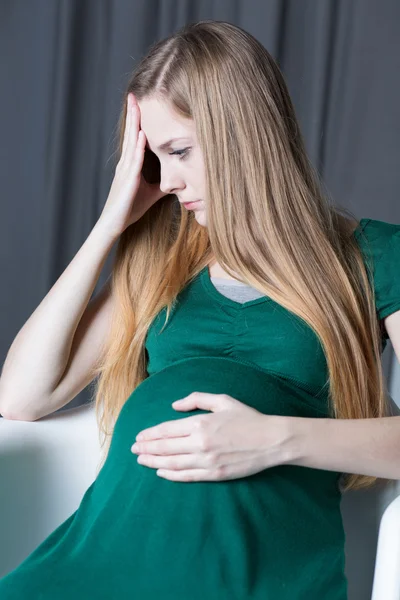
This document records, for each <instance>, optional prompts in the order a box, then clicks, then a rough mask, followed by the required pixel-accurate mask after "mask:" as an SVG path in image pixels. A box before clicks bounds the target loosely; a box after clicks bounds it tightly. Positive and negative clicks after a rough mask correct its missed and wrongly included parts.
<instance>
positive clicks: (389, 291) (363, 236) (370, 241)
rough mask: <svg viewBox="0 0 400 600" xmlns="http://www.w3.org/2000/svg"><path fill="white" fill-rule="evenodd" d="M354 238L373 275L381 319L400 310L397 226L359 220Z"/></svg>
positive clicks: (398, 228)
mask: <svg viewBox="0 0 400 600" xmlns="http://www.w3.org/2000/svg"><path fill="white" fill-rule="evenodd" d="M354 236H355V237H356V239H357V243H358V245H359V247H360V249H361V252H362V254H363V256H364V260H365V263H366V265H367V267H368V269H369V272H370V274H371V275H372V280H373V285H374V289H375V294H376V306H377V313H378V316H379V318H380V319H383V318H385V317H387V316H388V315H390V314H392V313H393V312H395V311H397V310H399V309H400V269H399V266H400V224H397V223H389V222H387V221H380V220H378V219H361V220H360V222H359V225H358V227H357V228H356V229H355V231H354Z"/></svg>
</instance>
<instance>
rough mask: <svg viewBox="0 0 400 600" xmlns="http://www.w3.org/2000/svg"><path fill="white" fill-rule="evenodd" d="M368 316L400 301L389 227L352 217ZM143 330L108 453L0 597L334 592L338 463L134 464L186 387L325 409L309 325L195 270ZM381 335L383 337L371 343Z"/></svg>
mask: <svg viewBox="0 0 400 600" xmlns="http://www.w3.org/2000/svg"><path fill="white" fill-rule="evenodd" d="M354 235H355V236H356V237H357V240H358V243H359V244H360V245H361V247H362V248H363V251H364V250H365V251H366V252H368V254H369V253H370V255H371V256H372V259H373V261H374V265H375V269H374V280H373V283H374V286H375V289H376V293H377V296H376V297H377V312H378V315H379V317H380V318H384V317H385V316H387V315H389V314H390V313H392V312H394V311H396V310H399V309H400V273H399V269H398V267H399V264H400V225H395V224H390V223H386V222H383V221H377V220H372V219H362V220H361V222H360V226H359V228H358V229H357V230H356V232H355V234H354ZM164 318H165V309H163V310H162V311H161V312H160V313H159V314H158V315H157V317H156V318H155V319H154V321H153V323H152V325H151V327H150V329H149V331H148V336H147V340H146V351H147V353H148V374H149V377H148V378H146V379H145V380H144V381H143V382H142V383H141V384H140V385H139V386H138V387H137V388H136V389H135V390H134V391H133V393H132V394H131V395H130V396H129V397H128V399H127V401H126V403H125V404H124V406H123V408H122V410H121V412H120V415H119V417H118V420H117V422H116V425H115V429H114V434H113V438H112V442H111V446H110V451H109V454H108V457H107V460H106V462H105V464H104V466H103V467H102V469H101V471H100V472H99V474H98V476H97V478H96V480H95V481H94V482H93V483H92V485H90V487H89V488H88V489H87V491H86V492H85V494H84V496H83V498H82V501H81V503H80V505H79V507H78V509H77V510H76V511H75V512H74V513H73V514H72V515H70V517H69V518H67V520H66V521H64V522H63V523H62V524H61V525H60V526H59V527H58V528H57V529H55V531H53V532H52V533H51V534H50V535H49V536H48V537H47V538H46V539H45V540H44V541H43V542H42V543H41V544H40V545H39V546H38V547H37V548H36V549H35V550H34V551H33V552H32V553H31V554H30V555H29V556H28V557H27V558H26V559H25V560H24V561H23V562H22V563H21V564H20V565H19V566H18V567H17V568H16V569H14V570H13V571H11V572H10V573H8V574H7V575H6V576H5V577H3V578H2V579H1V580H0V599H1V600H28V599H29V600H71V599H72V598H73V599H74V600H89V599H96V600H111V599H117V600H160V599H163V600H204V598H207V600H303V599H304V600H305V599H307V600H309V599H310V598H313V599H321V600H322V599H324V600H346V598H347V581H346V577H345V574H344V567H345V552H344V542H345V535H344V530H343V525H342V519H341V512H340V501H341V492H340V487H339V478H340V475H341V474H340V473H338V472H334V471H325V470H322V469H311V468H308V467H299V466H294V465H280V466H278V467H273V468H269V469H265V470H263V471H261V472H259V473H256V474H254V475H251V476H247V477H241V478H238V479H234V480H228V481H197V482H196V481H195V482H176V481H171V480H168V479H163V478H161V477H158V476H157V474H156V470H155V469H153V468H150V467H147V466H144V465H140V464H138V463H137V456H136V455H135V454H132V453H131V451H130V448H131V446H132V444H133V442H134V440H135V437H136V435H137V433H138V432H139V431H141V430H142V429H144V428H148V427H151V426H154V425H156V424H158V423H161V422H164V421H167V420H172V419H181V418H187V417H188V416H191V415H195V414H202V413H207V412H208V411H205V410H195V411H190V412H178V411H175V410H174V409H173V408H172V406H171V403H172V402H173V401H174V400H176V399H178V398H183V397H185V396H187V395H188V394H190V393H191V392H193V391H202V392H210V393H215V394H221V393H225V394H228V395H230V396H233V397H234V398H237V399H238V400H240V401H241V402H244V403H247V404H248V405H250V406H252V407H254V408H255V409H257V410H258V411H260V412H261V413H265V414H277V415H288V416H299V417H312V418H327V417H330V416H331V415H330V414H329V411H328V407H327V385H328V381H327V379H328V373H327V365H326V361H325V358H324V353H323V350H322V347H321V345H320V343H319V341H318V339H317V337H316V335H315V333H314V332H313V331H312V330H311V328H309V326H308V325H306V324H305V323H304V322H303V321H302V320H301V319H300V318H298V317H297V316H295V315H294V314H292V313H290V312H289V311H287V310H286V309H284V308H282V307H281V306H280V305H279V304H277V303H275V302H274V301H273V300H272V299H270V298H269V297H265V296H262V297H260V298H256V299H254V300H250V301H248V302H244V303H243V304H241V303H238V302H236V301H234V300H231V299H230V298H227V297H226V296H223V295H222V294H221V293H220V292H218V290H217V289H216V288H215V287H214V285H213V283H212V282H211V280H210V275H209V271H208V267H206V268H204V269H203V270H202V271H201V273H200V274H199V275H198V276H197V277H196V278H195V279H194V280H193V281H192V282H191V283H190V284H188V285H187V286H186V287H185V289H184V290H182V292H181V294H180V296H179V303H178V304H177V306H176V307H175V309H174V312H173V314H172V317H171V319H170V321H169V323H168V324H167V326H166V327H165V329H164V331H163V332H162V333H160V330H161V328H162V326H163V324H164ZM387 339H388V338H387V335H385V334H384V344H386V340H387Z"/></svg>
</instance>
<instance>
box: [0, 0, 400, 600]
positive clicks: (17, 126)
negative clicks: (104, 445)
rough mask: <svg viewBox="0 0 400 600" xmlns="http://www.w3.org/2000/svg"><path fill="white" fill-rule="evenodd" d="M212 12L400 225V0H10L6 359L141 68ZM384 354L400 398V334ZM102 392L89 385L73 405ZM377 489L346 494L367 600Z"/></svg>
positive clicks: (356, 206)
mask: <svg viewBox="0 0 400 600" xmlns="http://www.w3.org/2000/svg"><path fill="white" fill-rule="evenodd" d="M201 19H216V20H222V21H230V22H232V23H234V24H237V25H239V26H241V27H243V28H244V29H246V30H248V31H249V32H250V33H252V34H253V35H254V36H255V37H257V38H258V39H259V40H260V41H261V42H262V43H263V44H264V46H265V47H266V48H267V49H268V50H269V51H270V53H271V54H272V55H273V56H274V57H275V59H276V60H277V61H278V64H279V65H280V67H281V69H282V71H283V73H284V75H285V78H286V81H287V83H288V86H289V91H290V93H291V96H292V99H293V102H294V105H295V107H296V111H297V115H298V119H299V122H300V126H301V128H302V131H303V134H304V137H305V140H306V145H307V148H308V152H309V155H310V157H311V160H312V161H313V162H314V164H315V165H316V167H317V168H318V170H319V171H320V173H322V175H323V178H324V182H325V184H326V186H327V188H328V190H329V192H330V194H331V196H332V198H333V200H334V201H336V202H338V203H339V204H341V205H344V206H347V207H349V208H350V209H351V210H353V211H354V213H355V214H356V215H357V216H358V217H371V218H374V219H381V220H385V221H389V222H392V223H400V202H399V192H398V190H399V188H400V146H399V142H398V137H399V132H400V126H399V125H400V124H399V119H400V116H399V110H398V107H399V106H400V83H399V78H398V74H399V72H400V52H399V50H400V38H399V35H398V29H399V24H400V3H399V2H398V1H397V0H382V1H381V2H378V1H377V0H175V1H174V0H0V86H1V94H0V119H1V122H0V131H1V143H0V153H1V154H0V181H1V214H0V257H1V279H2V282H3V285H2V293H1V295H0V303H1V305H0V314H1V336H0V359H1V364H2V363H3V362H4V359H5V356H6V353H7V350H8V348H9V346H10V344H11V342H12V340H13V339H14V337H15V335H16V334H17V332H18V330H19V329H20V328H21V327H22V325H23V324H24V322H25V321H26V320H27V318H28V317H29V316H30V314H31V313H32V312H33V310H34V309H35V308H36V307H37V305H38V304H39V303H40V301H41V300H42V299H43V297H44V296H45V295H46V294H47V292H48V291H49V289H50V288H51V286H52V285H53V284H54V283H55V281H56V280H57V279H58V277H59V276H60V275H61V273H62V272H63V271H64V269H65V268H66V267H67V265H68V264H69V262H70V261H71V260H72V258H73V257H74V255H75V254H76V253H77V251H78V250H79V248H80V247H81V245H82V244H83V242H84V241H85V239H86V238H87V236H88V234H89V232H90V230H91V229H92V227H93V226H94V224H95V222H96V220H97V219H98V217H99V216H100V213H101V210H102V208H103V206H104V203H105V201H106V198H107V195H108V191H109V188H110V185H111V181H112V178H113V175H114V168H115V155H114V152H115V134H116V122H117V117H118V114H119V110H120V106H121V99H122V94H123V91H124V89H125V86H126V82H127V78H128V74H129V73H130V72H131V70H132V68H133V67H134V65H135V62H136V61H137V60H138V59H139V58H140V57H141V56H142V55H143V54H144V53H145V52H146V50H147V49H148V46H149V45H150V44H151V43H153V42H154V41H156V40H158V39H160V38H163V37H165V36H166V35H168V34H170V33H171V32H173V31H175V30H176V29H178V28H180V27H181V26H182V25H184V24H185V23H187V22H192V21H198V20H201ZM114 251H115V248H114V249H113V251H112V252H111V254H110V256H109V258H108V260H107V261H106V263H105V266H104V269H103V272H102V274H101V276H100V279H99V282H98V285H97V287H96V289H95V291H94V294H96V293H97V291H98V289H99V288H100V287H101V286H102V284H103V283H104V281H105V279H106V278H107V276H108V274H109V272H110V266H111V260H112V256H113V253H114ZM399 273H400V269H399ZM383 364H384V369H385V374H386V376H387V379H388V384H389V390H390V393H391V395H392V397H393V398H394V400H395V402H396V403H397V404H398V405H400V366H399V364H398V362H397V360H396V358H395V355H394V353H393V349H392V347H391V345H390V343H388V346H387V348H386V350H385V352H384V355H383ZM21 375H23V374H21ZM88 399H89V393H88V388H86V390H84V391H83V392H82V393H81V394H79V395H78V396H77V397H76V398H75V399H74V400H73V401H72V402H71V403H69V404H68V405H67V406H66V407H65V408H71V407H72V406H76V405H79V404H82V403H84V402H86V401H87V400H88ZM358 493H359V494H360V492H358ZM361 493H362V492H361ZM350 494H351V492H350ZM355 494H357V492H355ZM368 498H369V500H368V502H370V504H367V502H366V501H364V504H363V507H364V508H365V510H366V511H367V512H366V513H365V514H363V513H362V511H358V512H357V511H352V510H351V511H349V512H348V513H346V505H344V518H345V519H347V520H348V521H349V522H350V521H351V520H355V521H356V522H357V525H356V526H357V527H364V526H365V527H366V528H367V527H369V529H370V531H371V534H370V537H369V538H368V537H367V541H365V540H364V541H363V543H360V544H359V546H358V547H349V548H348V551H349V559H348V560H349V565H348V568H349V569H353V570H354V569H356V568H357V560H356V559H357V556H359V554H360V553H370V564H371V569H370V571H371V572H366V573H363V574H362V575H361V574H360V578H359V585H357V589H351V587H350V589H349V594H350V596H349V598H352V599H353V600H362V599H365V598H367V597H369V596H368V590H370V585H371V581H372V575H373V573H372V568H373V560H374V552H375V542H376V528H377V522H376V515H375V512H374V511H375V510H376V509H375V504H374V502H375V500H374V493H369V496H368Z"/></svg>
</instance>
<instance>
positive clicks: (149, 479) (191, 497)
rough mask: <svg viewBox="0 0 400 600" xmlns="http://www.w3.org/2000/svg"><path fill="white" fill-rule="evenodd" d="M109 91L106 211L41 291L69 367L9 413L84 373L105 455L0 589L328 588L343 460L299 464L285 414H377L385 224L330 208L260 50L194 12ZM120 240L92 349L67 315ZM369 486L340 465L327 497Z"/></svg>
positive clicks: (388, 299) (135, 592) (80, 593)
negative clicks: (117, 100) (111, 157)
mask: <svg viewBox="0 0 400 600" xmlns="http://www.w3.org/2000/svg"><path fill="white" fill-rule="evenodd" d="M125 100H126V101H124V109H123V111H122V113H121V118H120V123H119V126H120V127H119V131H120V142H119V155H120V160H119V163H118V165H117V168H116V175H115V179H114V181H113V185H112V188H111V191H110V195H109V197H108V199H107V202H106V205H105V207H104V210H103V213H102V215H101V217H100V220H99V222H98V224H97V225H96V228H95V231H94V232H92V234H91V236H92V237H91V240H90V242H89V240H88V241H87V242H86V244H87V246H86V248H85V250H83V249H82V250H81V256H80V262H78V258H77V257H76V258H75V259H74V261H73V263H74V265H73V267H72V265H71V266H70V267H69V269H70V274H69V279H68V274H67V272H66V273H64V274H63V275H62V280H61V279H60V281H59V282H57V283H56V286H58V287H57V289H54V290H51V291H50V292H49V295H48V298H47V299H46V300H47V305H46V306H47V308H49V307H50V306H51V307H52V309H53V310H52V311H50V312H52V314H53V315H54V314H55V306H56V303H57V302H58V304H57V306H58V307H59V309H60V313H59V314H60V315H61V314H62V315H63V319H64V329H63V333H64V337H62V340H63V342H62V343H61V342H60V343H59V344H60V345H59V346H58V347H57V356H59V357H61V356H65V348H71V341H72V340H71V337H68V336H67V334H66V333H65V332H66V329H67V326H66V325H65V320H66V319H68V318H69V319H70V320H69V321H68V327H69V329H68V332H69V335H73V333H74V332H75V329H76V327H77V326H78V322H79V329H77V330H76V334H75V336H74V338H73V342H74V343H73V344H72V349H71V354H70V355H68V354H67V357H69V362H68V363H66V362H64V363H62V362H61V358H60V362H59V372H58V374H57V381H56V382H55V385H53V387H52V388H50V386H49V377H50V376H49V375H48V377H47V379H46V381H47V385H48V387H47V388H46V389H47V398H48V402H47V404H46V405H45V404H44V401H43V400H42V401H41V403H40V401H39V398H41V399H43V398H44V397H45V396H46V394H45V393H44V390H43V389H42V390H40V393H39V391H38V392H37V398H38V400H37V403H36V404H34V402H33V400H32V397H31V400H30V405H29V406H26V405H25V406H24V405H23V404H22V399H21V403H20V404H19V409H18V410H17V405H16V404H15V405H14V409H13V407H12V406H11V407H9V409H8V411H9V415H10V416H11V414H12V411H13V410H14V415H17V413H18V414H19V415H20V416H21V415H24V416H25V418H31V419H35V418H40V416H43V415H44V414H48V413H49V412H51V410H55V409H56V408H59V407H60V406H62V405H65V404H66V402H68V401H69V400H70V399H71V389H72V382H73V381H74V377H75V378H76V377H78V381H79V385H78V383H77V382H76V380H75V383H74V388H73V389H74V390H75V393H78V391H80V389H82V388H83V387H84V385H86V384H87V383H88V382H89V381H92V380H93V379H94V378H95V377H96V376H97V388H96V396H95V402H96V409H97V411H98V412H97V414H98V415H99V425H100V427H101V430H102V431H103V433H104V434H105V435H106V439H107V445H106V449H107V453H106V454H105V460H104V462H103V464H102V467H101V469H100V471H99V473H98V475H97V478H96V480H95V481H94V483H93V484H92V485H91V486H90V487H89V488H88V490H87V491H86V493H85V495H84V497H83V499H82V502H81V504H80V506H79V508H78V509H77V511H76V512H74V513H73V514H72V515H71V516H70V517H69V518H68V519H67V520H66V521H65V522H64V523H62V524H61V525H60V526H59V527H58V528H57V529H56V530H55V531H54V532H53V533H52V534H51V535H50V536H49V537H48V538H47V539H46V540H44V542H43V543H42V544H41V545H40V546H39V547H38V548H37V549H36V550H35V551H34V552H33V553H32V554H31V555H30V556H28V558H27V559H26V560H25V561H23V563H22V564H21V565H19V567H18V568H16V569H15V570H13V571H12V572H11V573H9V574H8V575H7V576H5V577H4V578H3V579H2V580H1V581H0V597H1V598H2V600H20V599H22V598H24V599H25V598H29V599H32V600H34V599H39V598H40V599H42V600H48V599H50V598H51V599H53V598H57V599H58V600H63V599H67V598H68V599H69V598H71V597H73V598H75V599H87V598H96V599H103V598H104V599H110V598H118V599H119V600H124V599H128V598H129V599H133V598H138V599H139V598H140V599H142V598H146V600H152V599H154V600H155V599H156V598H157V599H159V598H164V599H172V598H173V599H174V600H178V599H179V600H187V599H189V598H190V599H200V598H201V599H202V598H204V597H207V598H208V599H209V600H214V599H217V598H218V600H228V599H229V600H233V599H237V600H248V599H254V600H261V599H265V598H274V599H279V600H289V599H290V600H294V599H300V598H318V599H319V598H321V599H322V598H323V599H324V600H339V599H340V600H345V598H346V597H347V582H346V577H345V574H344V531H343V526H342V520H341V514H340V498H341V489H340V485H339V484H340V483H341V482H340V481H339V480H340V478H341V476H342V473H340V472H337V471H333V470H324V469H315V468H309V467H305V466H302V465H301V464H300V461H299V460H298V461H297V463H296V458H298V455H297V454H296V453H295V451H294V447H295V445H296V436H295V433H294V431H295V430H294V428H293V426H292V425H293V424H294V423H295V422H298V421H299V420H303V419H314V420H315V419H320V418H325V419H328V418H329V419H333V418H340V419H358V418H360V419H361V418H368V417H382V416H384V415H386V414H387V412H388V403H387V401H388V397H387V393H386V390H385V385H384V377H383V374H382V367H381V363H380V353H381V352H382V350H383V348H384V346H385V344H386V340H387V339H388V335H387V332H386V331H385V328H384V323H383V319H384V318H386V317H387V316H388V315H389V314H392V313H393V312H395V311H396V310H399V309H400V282H399V280H398V279H397V280H396V281H394V279H391V274H393V272H394V265H395V264H396V261H398V260H399V258H400V226H398V225H393V224H390V223H385V222H383V221H375V220H372V219H361V221H360V222H358V221H357V220H356V219H353V218H352V217H350V216H348V217H345V216H344V215H342V214H340V211H339V209H338V208H335V207H333V206H331V205H330V203H329V202H328V200H327V198H326V196H325V195H324V194H323V192H322V189H321V188H322V186H321V183H320V181H319V179H318V176H317V174H316V172H315V171H314V169H313V168H312V166H311V164H310V162H309V160H308V158H307V155H306V151H305V147H304V143H303V140H302V137H301V133H300V130H299V126H298V123H297V121H296V116H295V112H294V109H293V106H292V103H291V100H290V98H289V94H288V91H287V88H286V85H285V82H284V80H283V77H282V75H281V73H280V71H279V69H278V67H277V65H276V63H275V62H274V60H273V59H272V57H271V56H270V54H269V53H268V52H267V50H266V49H265V48H264V47H263V46H262V45H261V44H260V43H259V42H258V41H257V40H256V39H254V37H252V36H251V35H250V34H249V33H247V32H245V31H244V30H242V29H241V28H239V27H236V26H234V25H232V24H229V23H225V22H215V21H202V22H199V23H194V24H190V25H187V26H185V27H184V28H183V29H181V30H180V31H178V32H177V33H175V34H173V35H171V36H170V37H168V38H167V39H165V40H162V41H160V42H158V43H156V44H154V45H153V46H152V48H151V49H150V51H149V52H148V54H147V55H146V56H145V57H144V58H143V59H142V61H141V62H140V64H139V65H138V67H137V68H136V70H135V72H134V73H133V75H132V77H131V79H130V81H129V84H128V86H127V93H126V98H125ZM172 138H173V139H174V141H171V139H172ZM194 201H196V204H194V205H187V206H186V207H185V206H182V204H183V203H191V202H194ZM342 212H343V213H344V212H345V211H344V210H342ZM117 238H120V239H119V242H118V248H117V253H116V257H115V263H114V266H113V273H112V282H111V283H112V285H111V288H109V290H108V292H107V294H108V295H107V296H100V297H101V300H99V302H98V304H97V305H96V304H95V303H93V304H91V305H89V308H90V307H92V310H93V311H94V308H93V307H95V306H96V307H97V310H98V311H99V313H98V314H100V312H101V310H103V319H102V323H103V328H104V329H103V330H101V331H102V332H103V333H102V336H103V337H101V338H100V334H99V333H98V331H100V326H99V330H98V331H97V333H96V335H97V337H95V335H94V333H93V336H92V338H91V340H92V343H91V344H89V342H88V341H87V340H88V339H89V338H90V336H85V331H86V329H85V327H89V325H87V322H88V321H89V318H91V317H93V312H85V315H84V317H82V318H83V319H85V320H84V321H81V320H79V315H82V312H83V310H84V308H85V307H86V303H87V298H88V297H90V293H91V291H93V287H94V285H95V281H96V277H95V274H96V275H97V274H98V272H99V264H102V262H103V260H104V257H105V255H106V253H107V252H108V250H109V249H110V247H111V245H112V242H113V241H114V240H116V239H117ZM100 240H107V241H103V242H100ZM100 247H101V251H100V249H99V248H100ZM95 248H96V260H97V262H96V263H95V259H94V258H93V256H94V254H95V250H94V249H95ZM89 255H90V257H91V260H92V262H90V261H89ZM100 255H101V256H100ZM88 264H90V268H89V269H87V268H85V267H87V266H88ZM72 269H75V270H74V271H73V270H72ZM391 269H392V271H391ZM88 272H90V273H93V277H91V278H89V279H90V282H89V283H87V279H88ZM78 273H80V275H81V277H80V279H79V277H78ZM73 277H74V279H73ZM72 281H74V282H75V285H76V288H77V290H78V291H77V292H76V291H74V296H75V297H76V298H77V299H76V298H75V299H72V298H68V301H69V304H68V307H69V309H68V308H67V304H65V306H63V305H62V301H63V300H62V299H63V298H65V297H66V295H67V290H68V289H70V287H71V284H72ZM77 281H79V284H77V283H76V282H77ZM84 281H85V282H86V283H84ZM371 284H372V285H371ZM85 285H86V287H84V286H85ZM89 285H92V286H93V287H92V288H91V289H90V288H89ZM104 298H106V299H107V300H104ZM78 301H79V302H78ZM62 306H63V308H65V310H66V312H67V315H66V316H65V313H62V312H61V307H62ZM104 307H106V308H104ZM88 310H89V309H88ZM44 313H45V311H42V312H41V313H38V314H37V315H36V317H35V321H32V323H35V325H36V333H37V332H39V331H41V328H42V329H43V330H44V329H45V326H44V324H45V320H44V319H45V314H44ZM96 314H97V313H96ZM106 314H107V318H106V317H105V316H104V315H106ZM89 315H90V316H89ZM31 319H32V317H31ZM86 319H87V321H86ZM83 322H84V323H85V324H86V325H83V324H82V323H83ZM105 324H107V327H106V325H105ZM33 329H34V326H33V325H31V331H33ZM28 336H29V332H28V330H27V329H26V331H25V338H22V336H20V340H21V339H24V340H25V341H26V346H28V341H29V337H28ZM54 337H55V336H54ZM94 339H96V340H97V342H98V343H96V344H93V340H94ZM100 341H101V344H100ZM42 343H43V342H42ZM68 343H70V345H69V346H68ZM80 344H82V345H84V344H87V346H85V348H87V349H86V350H85V353H84V354H83V350H82V354H81V357H85V360H84V361H83V363H84V365H86V370H85V371H84V368H83V367H82V366H81V365H80V366H78V362H79V364H80V361H78V360H77V358H76V357H77V356H78V352H79V349H80V348H82V347H83V346H80ZM93 346H96V348H94V347H93ZM22 347H23V344H22V342H21V343H20V345H19V349H21V348H22ZM89 347H90V348H91V354H90V357H91V358H90V359H89V358H88V356H89V354H88V353H89ZM100 348H101V352H100V350H99V349H100ZM53 352H54V348H53ZM96 352H100V353H99V354H98V355H97V354H95V353H96ZM20 355H21V356H22V352H21V354H20ZM13 356H14V363H13V364H14V365H18V350H17V349H15V350H14V355H13ZM42 358H43V355H42ZM95 359H96V360H95ZM42 362H43V360H42ZM67 364H68V367H67ZM88 365H90V366H91V369H90V370H89V367H88ZM11 368H12V367H11V361H9V364H8V365H7V363H6V364H5V367H4V377H5V380H6V381H7V379H8V381H9V382H10V385H11V381H12V371H11ZM15 368H16V367H15ZM15 373H16V371H15ZM15 378H16V375H15ZM37 380H41V378H40V377H36V380H35V381H37ZM43 385H44V384H43ZM78 387H80V389H79V390H78V391H76V389H77V388H78ZM50 389H51V394H50V391H49V390H50ZM132 390H133V391H132ZM177 399H182V402H181V403H180V405H179V404H177V405H172V402H173V401H175V400H177ZM15 402H16V401H15ZM3 408H4V407H3ZM179 410H181V412H179ZM18 411H19V412H18ZM299 418H300V419H299ZM140 432H142V434H143V435H144V439H145V441H143V440H141V439H140V436H139V435H138V434H139V433H140ZM136 439H137V444H138V446H137V447H133V443H134V442H135V440H136ZM138 455H139V457H138ZM162 471H164V473H163V472H162ZM376 480H377V478H376V477H372V476H368V475H365V474H348V477H347V481H345V485H344V486H343V489H357V488H360V487H366V486H370V485H372V484H374V483H375V482H376ZM384 481H385V480H382V482H384Z"/></svg>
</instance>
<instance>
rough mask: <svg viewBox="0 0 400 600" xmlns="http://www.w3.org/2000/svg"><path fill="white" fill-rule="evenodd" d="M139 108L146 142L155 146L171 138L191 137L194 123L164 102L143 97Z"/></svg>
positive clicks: (193, 133)
mask: <svg viewBox="0 0 400 600" xmlns="http://www.w3.org/2000/svg"><path fill="white" fill-rule="evenodd" d="M138 104H139V109H140V127H141V128H142V129H143V131H144V133H145V134H146V138H147V143H146V147H149V145H150V146H151V147H152V148H154V149H155V148H157V147H158V146H160V145H161V144H163V143H164V142H166V141H168V140H169V139H171V138H178V137H189V138H193V137H194V135H195V132H194V123H193V120H192V119H185V118H183V117H181V116H180V115H178V114H177V113H176V112H175V111H174V110H173V108H172V107H171V106H170V105H169V104H168V103H166V102H161V101H159V100H156V99H145V100H141V101H140V102H138Z"/></svg>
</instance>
